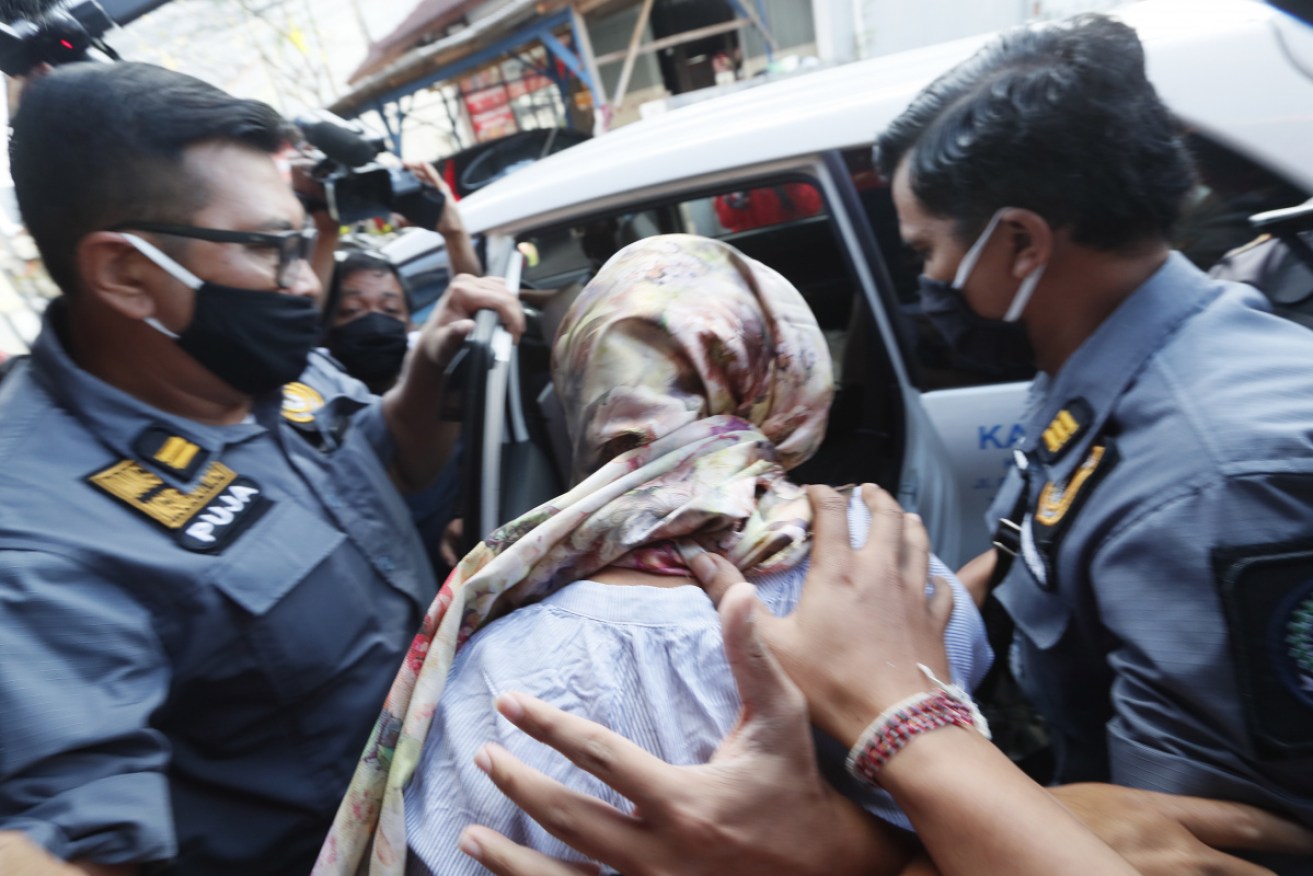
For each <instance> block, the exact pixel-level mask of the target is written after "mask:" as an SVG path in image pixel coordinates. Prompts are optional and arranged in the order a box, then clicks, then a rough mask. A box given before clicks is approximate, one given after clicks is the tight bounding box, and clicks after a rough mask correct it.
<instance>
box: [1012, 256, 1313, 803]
mask: <svg viewBox="0 0 1313 876" xmlns="http://www.w3.org/2000/svg"><path fill="white" fill-rule="evenodd" d="M1032 402H1033V403H1032V406H1031V409H1030V413H1029V415H1028V421H1027V423H1026V425H1025V433H1026V437H1025V440H1024V444H1023V445H1022V447H1021V449H1022V451H1023V452H1024V454H1025V461H1026V466H1027V468H1026V472H1025V474H1024V475H1022V474H1021V473H1020V472H1018V471H1014V472H1013V473H1012V474H1011V475H1010V476H1009V479H1008V481H1007V482H1006V483H1005V485H1004V487H1003V489H1002V490H1001V492H1000V495H999V498H998V500H997V501H996V502H995V505H994V507H993V508H992V509H991V515H990V516H991V518H998V517H1002V516H1007V515H1008V514H1009V513H1010V512H1011V511H1012V509H1013V508H1014V507H1016V508H1018V509H1021V510H1023V511H1024V521H1023V523H1022V533H1021V536H1022V537H1021V542H1022V550H1021V553H1020V555H1019V556H1018V557H1017V559H1016V560H1015V562H1014V563H1013V565H1012V568H1011V570H1010V572H1009V574H1008V577H1007V578H1006V580H1005V581H1004V583H1003V584H1002V585H1001V586H1000V587H999V590H998V596H999V598H1000V599H1001V601H1002V602H1003V604H1004V605H1005V606H1006V608H1007V610H1008V612H1009V614H1011V616H1012V617H1013V618H1014V619H1015V621H1016V624H1017V633H1018V635H1017V641H1016V650H1015V652H1014V658H1015V659H1014V666H1015V668H1016V670H1017V671H1018V677H1019V681H1020V682H1021V684H1022V687H1023V688H1024V689H1025V690H1026V692H1027V693H1028V695H1029V696H1031V698H1032V699H1033V701H1034V702H1035V704H1036V706H1037V707H1038V708H1039V710H1040V711H1041V713H1042V714H1043V715H1044V716H1045V717H1046V718H1047V719H1048V721H1049V722H1050V724H1051V727H1052V730H1053V735H1054V738H1055V744H1056V748H1057V755H1058V776H1057V779H1058V781H1060V782H1071V781H1083V780H1089V781H1108V780H1111V781H1113V782H1116V783H1118V784H1122V785H1129V786H1133V787H1139V788H1147V789H1151V790H1158V791H1167V792H1176V793H1183V794H1198V795H1203V796H1209V797H1217V798H1224V799H1231V800H1238V801H1243V802H1247V803H1253V804H1257V805H1259V806H1263V807H1266V808H1268V809H1272V810H1274V811H1277V812H1280V813H1284V814H1286V815H1288V816H1292V817H1294V818H1296V819H1298V820H1299V821H1302V822H1303V823H1305V824H1310V825H1313V635H1310V633H1309V630H1310V629H1313V623H1309V624H1304V623H1303V622H1302V621H1301V620H1300V618H1301V617H1303V616H1304V615H1303V614H1302V613H1307V614H1308V616H1309V618H1310V619H1313V334H1310V333H1309V331H1308V330H1307V329H1305V328H1302V327H1300V326H1298V325H1294V324H1292V323H1290V322H1287V321H1285V320H1283V319H1281V318H1279V317H1276V316H1273V315H1272V314H1271V313H1269V312H1268V305H1267V303H1266V301H1265V300H1264V299H1263V298H1262V296H1260V295H1259V294H1258V293H1257V292H1256V291H1254V290H1253V289H1251V288H1249V287H1247V286H1241V285H1237V284H1234V283H1227V282H1222V281H1216V280H1210V279H1209V278H1208V277H1206V276H1205V275H1204V274H1202V273H1201V272H1199V271H1198V270H1197V269H1195V268H1194V267H1193V266H1192V265H1190V264H1189V263H1188V262H1187V261H1186V260H1185V258H1184V257H1182V256H1180V255H1179V254H1173V255H1172V256H1171V258H1170V259H1169V261H1168V262H1167V263H1166V264H1165V265H1164V266H1163V267H1162V268H1161V269H1160V270H1159V271H1157V272H1156V273H1155V274H1154V275H1153V276H1152V277H1151V278H1150V279H1149V280H1148V281H1147V282H1146V283H1145V284H1144V285H1143V286H1142V287H1140V289H1138V290H1137V291H1136V292H1135V293H1134V294H1133V295H1132V296H1131V297H1130V298H1129V299H1128V300H1126V301H1125V302H1124V303H1123V304H1122V305H1121V307H1120V308H1119V309H1118V310H1117V311H1116V312H1115V313H1114V314H1113V315H1112V316H1111V317H1110V318H1109V319H1108V320H1107V321H1105V322H1104V324H1103V325H1102V326H1100V327H1099V329H1098V330H1097V331H1096V333H1095V334H1094V335H1093V336H1092V337H1091V338H1089V339H1088V340H1087V341H1086V342H1085V343H1084V344H1083V345H1082V346H1081V347H1080V349H1079V350H1077V351H1076V353H1075V354H1074V355H1073V356H1072V357H1071V359H1070V360H1069V361H1068V362H1067V363H1066V364H1065V365H1064V366H1063V367H1062V369H1061V370H1060V371H1059V372H1058V373H1057V374H1056V375H1055V376H1053V377H1052V379H1048V378H1045V377H1041V378H1040V379H1039V381H1038V382H1037V384H1036V387H1035V389H1034V396H1033V398H1032ZM1021 491H1024V492H1025V497H1024V500H1023V501H1020V502H1018V501H1017V500H1018V495H1019V493H1020V492H1021Z"/></svg>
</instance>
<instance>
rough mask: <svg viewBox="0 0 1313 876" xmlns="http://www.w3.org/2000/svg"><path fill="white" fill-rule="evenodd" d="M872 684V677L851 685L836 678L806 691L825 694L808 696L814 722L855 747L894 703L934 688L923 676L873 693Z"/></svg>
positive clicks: (847, 744) (851, 682) (916, 676)
mask: <svg viewBox="0 0 1313 876" xmlns="http://www.w3.org/2000/svg"><path fill="white" fill-rule="evenodd" d="M869 681H870V678H869V676H867V677H866V678H864V679H862V680H861V681H858V680H856V679H853V680H851V681H850V682H849V683H847V684H845V683H843V682H842V681H841V680H838V679H835V680H833V681H831V682H830V683H829V684H826V685H818V686H815V687H811V688H807V687H804V688H803V689H804V690H813V691H821V692H822V693H821V695H819V696H815V697H813V696H812V695H810V694H809V695H808V701H809V703H810V704H811V706H812V720H813V721H814V722H815V723H816V725H817V726H819V727H820V728H821V729H822V730H824V731H825V732H826V733H828V734H829V735H830V736H832V737H833V738H834V739H836V740H838V741H839V742H841V743H843V746H844V747H845V748H852V747H853V745H855V744H856V743H857V740H858V739H859V738H860V737H861V735H862V734H863V733H864V732H865V731H866V729H867V728H868V727H870V726H871V722H872V721H874V720H875V719H876V718H877V717H878V716H879V715H880V714H881V713H882V712H884V710H885V709H887V708H888V707H889V706H890V705H892V704H893V703H896V702H899V701H900V700H903V699H906V698H907V697H911V696H915V695H917V694H921V693H926V692H928V691H931V690H933V689H934V687H933V685H931V684H930V683H929V682H928V681H927V680H926V679H925V678H923V677H922V676H920V675H919V674H918V675H915V676H913V677H910V678H908V679H907V680H906V682H905V683H902V684H899V685H898V686H896V687H889V688H886V689H884V690H881V691H876V690H873V689H872V687H871V685H870V683H869Z"/></svg>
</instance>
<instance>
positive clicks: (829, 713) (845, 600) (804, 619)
mask: <svg viewBox="0 0 1313 876" xmlns="http://www.w3.org/2000/svg"><path fill="white" fill-rule="evenodd" d="M861 491H862V499H863V500H864V501H865V502H866V505H867V507H868V508H869V509H870V510H871V526H870V530H869V532H868V535H867V539H866V543H865V544H864V545H863V546H862V547H861V548H860V549H858V550H853V548H852V546H851V544H850V541H849V536H848V500H847V499H846V498H845V497H844V496H842V495H840V494H839V493H838V492H836V491H835V490H832V489H830V488H829V487H816V486H813V487H808V488H807V495H808V497H809V498H810V499H811V503H812V509H813V512H814V518H813V522H812V553H811V569H810V570H809V571H808V573H807V580H806V583H805V584H804V585H803V591H802V597H801V598H800V599H799V601H798V605H797V607H796V608H795V609H794V610H793V612H792V613H791V614H789V615H788V616H787V617H782V618H776V617H774V616H771V615H770V614H769V613H767V612H761V613H760V614H761V620H760V625H761V631H762V635H763V636H764V637H765V639H766V642H767V644H768V645H769V646H770V649H771V651H772V652H774V653H775V654H776V656H778V657H779V660H780V663H781V664H782V665H783V667H784V670H785V671H786V672H787V673H788V674H789V677H790V678H791V679H793V681H794V683H796V684H797V685H798V687H800V688H802V690H804V691H806V694H807V702H808V705H809V706H810V708H811V714H812V720H813V721H815V722H816V724H817V725H818V726H819V727H821V729H823V730H825V731H826V732H827V733H829V734H830V735H831V736H833V737H834V738H835V739H838V740H839V741H840V742H842V743H843V744H844V745H848V746H851V745H852V744H854V743H855V742H856V741H857V738H858V736H860V735H861V733H862V731H863V730H865V729H866V727H867V725H869V724H870V723H871V721H873V720H874V719H875V718H876V716H878V715H879V714H880V713H881V712H883V711H884V710H885V709H886V708H888V707H889V706H891V705H893V704H894V703H896V702H898V701H899V700H901V699H903V698H905V697H908V696H911V695H913V694H916V693H919V692H921V691H925V690H928V689H930V688H931V684H930V682H929V680H928V679H926V677H925V676H924V675H923V674H922V673H921V672H920V670H919V669H917V664H918V663H924V664H925V665H927V666H928V667H930V668H931V669H933V670H934V671H935V674H936V675H938V676H939V677H940V678H943V679H947V678H948V657H947V655H946V654H945V651H944V629H945V627H946V626H947V625H948V619H949V617H950V616H951V614H952V610H953V596H952V590H951V588H950V587H949V586H948V585H947V583H946V582H936V584H935V588H934V593H933V595H932V596H930V597H929V598H927V597H926V594H925V586H926V581H927V579H928V570H929V555H930V539H929V536H927V535H926V531H925V527H924V526H923V525H922V524H921V520H920V518H919V517H917V516H916V515H915V514H907V513H904V511H903V510H902V508H901V507H899V505H898V503H897V502H896V501H894V499H893V497H892V496H890V495H889V494H888V493H886V492H884V491H883V490H881V489H880V488H879V487H876V486H874V485H872V484H863V485H862V487H861ZM693 572H694V574H696V575H697V577H698V579H699V580H700V581H701V582H702V584H703V586H704V587H705V588H706V590H707V592H708V593H709V594H710V595H711V597H712V599H713V600H716V599H718V598H720V595H721V594H722V593H724V592H725V591H726V589H727V588H728V587H729V586H731V585H732V584H733V583H734V582H736V581H740V580H742V575H741V573H740V572H739V571H738V570H737V569H735V568H734V566H733V565H732V564H730V563H729V562H728V561H726V560H724V559H723V558H721V557H719V556H715V555H713V554H703V555H702V556H701V557H699V558H697V559H696V560H695V561H694V563H693Z"/></svg>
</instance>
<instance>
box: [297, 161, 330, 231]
mask: <svg viewBox="0 0 1313 876" xmlns="http://www.w3.org/2000/svg"><path fill="white" fill-rule="evenodd" d="M318 164H319V162H317V161H316V160H315V159H313V158H311V157H310V156H308V155H305V154H302V153H297V154H295V155H293V156H292V157H291V159H290V160H289V161H288V166H289V168H290V169H291V172H292V191H294V192H296V194H297V195H298V196H299V197H300V198H301V202H302V203H303V204H304V205H305V207H306V210H307V211H308V212H310V213H312V214H315V215H316V216H318V215H319V214H320V213H327V212H328V194H327V193H326V192H325V191H324V181H323V180H321V179H319V178H318V177H317V176H315V174H314V169H315V167H317V166H318Z"/></svg>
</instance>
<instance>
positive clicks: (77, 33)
mask: <svg viewBox="0 0 1313 876" xmlns="http://www.w3.org/2000/svg"><path fill="white" fill-rule="evenodd" d="M113 26H114V22H113V20H111V19H110V17H109V15H108V14H107V13H106V12H105V10H104V9H103V8H102V7H101V5H100V4H99V3H98V2H96V0H83V2H81V3H78V4H77V5H75V6H72V7H70V8H69V9H67V10H61V11H55V12H50V13H48V14H47V15H45V16H43V17H42V18H41V19H39V20H36V21H25V20H18V21H14V22H11V23H9V24H0V71H3V72H4V74H5V75H6V76H25V75H26V74H27V73H28V72H30V71H31V70H32V69H33V68H34V67H37V66H40V65H41V64H49V65H50V66H52V67H57V66H59V65H60V64H71V63H74V62H77V61H88V60H91V58H90V55H89V54H88V53H89V51H90V50H91V49H93V48H94V49H99V50H100V51H101V52H104V53H105V55H107V56H108V57H109V58H111V59H115V60H117V59H118V55H117V54H115V52H114V50H113V49H111V48H110V47H109V46H108V45H106V44H105V42H104V41H103V40H102V39H101V37H102V36H104V35H105V32H106V31H108V30H109V29H110V28H111V27H113Z"/></svg>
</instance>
